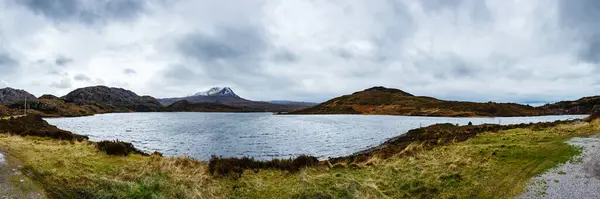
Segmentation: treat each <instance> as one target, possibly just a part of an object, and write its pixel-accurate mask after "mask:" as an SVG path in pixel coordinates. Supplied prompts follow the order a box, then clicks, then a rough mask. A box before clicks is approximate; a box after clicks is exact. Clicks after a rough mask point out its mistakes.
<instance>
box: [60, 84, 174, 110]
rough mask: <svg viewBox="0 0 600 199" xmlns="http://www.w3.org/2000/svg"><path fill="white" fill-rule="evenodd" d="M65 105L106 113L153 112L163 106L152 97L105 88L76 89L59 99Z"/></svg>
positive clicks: (161, 108)
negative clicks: (100, 110)
mask: <svg viewBox="0 0 600 199" xmlns="http://www.w3.org/2000/svg"><path fill="white" fill-rule="evenodd" d="M61 99H63V100H64V101H65V102H66V103H72V104H75V105H78V106H95V107H99V108H100V109H102V110H104V111H106V112H131V111H134V112H153V111H162V110H163V106H161V104H160V103H159V102H158V100H156V99H155V98H153V97H150V96H139V95H137V94H135V93H134V92H132V91H129V90H125V89H122V88H109V87H106V86H92V87H85V88H78V89H75V90H74V91H71V92H70V93H68V94H67V95H65V96H63V97H61Z"/></svg>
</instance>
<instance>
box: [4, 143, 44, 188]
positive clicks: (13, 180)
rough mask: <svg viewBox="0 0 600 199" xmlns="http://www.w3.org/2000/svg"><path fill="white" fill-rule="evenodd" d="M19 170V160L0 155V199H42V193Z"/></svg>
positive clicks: (20, 165) (20, 166)
mask: <svg viewBox="0 0 600 199" xmlns="http://www.w3.org/2000/svg"><path fill="white" fill-rule="evenodd" d="M21 168H22V164H21V162H20V161H19V160H17V159H16V158H14V157H11V156H6V155H5V154H4V153H0V199H5V198H43V197H44V195H43V194H42V191H40V189H39V188H38V187H37V186H35V185H34V183H33V182H32V181H31V180H30V179H29V178H27V176H25V175H23V174H22V173H21Z"/></svg>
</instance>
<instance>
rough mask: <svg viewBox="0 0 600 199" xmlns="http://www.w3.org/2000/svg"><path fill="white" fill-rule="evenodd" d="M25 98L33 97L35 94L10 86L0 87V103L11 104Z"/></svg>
mask: <svg viewBox="0 0 600 199" xmlns="http://www.w3.org/2000/svg"><path fill="white" fill-rule="evenodd" d="M25 99H28V100H30V99H35V96H34V95H32V94H31V93H28V92H27V91H25V90H20V89H14V88H10V87H7V88H3V89H0V104H11V103H14V102H17V101H23V100H25Z"/></svg>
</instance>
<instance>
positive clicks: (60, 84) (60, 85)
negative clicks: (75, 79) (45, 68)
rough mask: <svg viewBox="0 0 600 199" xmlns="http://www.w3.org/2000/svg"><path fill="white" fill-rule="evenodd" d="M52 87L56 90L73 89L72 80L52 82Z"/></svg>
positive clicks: (64, 79) (65, 79)
mask: <svg viewBox="0 0 600 199" xmlns="http://www.w3.org/2000/svg"><path fill="white" fill-rule="evenodd" d="M50 86H51V87H54V88H71V79H70V78H62V79H61V80H60V81H59V82H52V84H50Z"/></svg>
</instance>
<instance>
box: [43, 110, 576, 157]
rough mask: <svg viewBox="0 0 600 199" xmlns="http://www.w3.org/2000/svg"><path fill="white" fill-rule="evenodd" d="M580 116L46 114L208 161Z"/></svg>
mask: <svg viewBox="0 0 600 199" xmlns="http://www.w3.org/2000/svg"><path fill="white" fill-rule="evenodd" d="M583 117H585V116H577V115H568V116H541V117H502V118H444V117H408V116H382V115H272V114H271V113H114V114H101V115H95V116H89V117H77V118H51V119H47V120H48V122H50V123H51V124H53V125H56V126H58V127H59V128H61V129H65V130H69V131H72V132H74V133H77V134H82V135H87V136H89V137H90V139H91V140H93V141H99V140H114V139H119V140H122V141H127V142H132V143H133V144H134V145H135V146H136V147H137V148H140V149H142V150H145V151H148V152H153V151H159V152H162V153H163V154H165V155H176V156H184V155H187V156H191V157H194V158H197V159H200V160H207V159H208V158H209V157H210V155H211V154H216V155H222V156H250V157H254V158H257V159H271V158H287V157H292V156H297V155H299V154H310V155H314V156H317V157H320V158H326V157H335V156H342V155H347V154H351V153H353V152H356V151H359V150H362V149H365V148H368V147H371V146H375V145H378V144H380V143H382V142H383V141H385V140H387V139H389V138H391V137H394V136H397V135H401V134H404V133H406V132H407V131H408V130H410V129H414V128H418V127H420V126H427V125H431V124H435V123H446V122H449V123H454V124H456V123H458V124H461V125H465V124H467V123H468V122H469V121H472V122H473V124H481V123H501V124H515V123H529V122H540V121H555V120H565V119H574V118H583Z"/></svg>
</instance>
